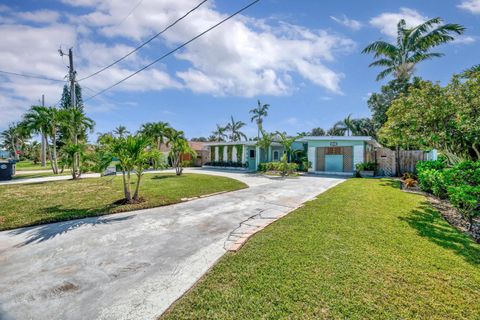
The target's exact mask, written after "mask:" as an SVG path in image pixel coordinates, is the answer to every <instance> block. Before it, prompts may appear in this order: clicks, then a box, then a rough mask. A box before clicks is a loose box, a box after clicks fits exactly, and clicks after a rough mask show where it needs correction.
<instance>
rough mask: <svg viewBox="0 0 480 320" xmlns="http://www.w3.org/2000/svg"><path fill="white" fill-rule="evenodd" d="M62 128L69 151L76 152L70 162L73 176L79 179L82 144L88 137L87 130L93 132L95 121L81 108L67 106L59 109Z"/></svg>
mask: <svg viewBox="0 0 480 320" xmlns="http://www.w3.org/2000/svg"><path fill="white" fill-rule="evenodd" d="M59 118H60V122H61V124H60V125H61V130H62V133H63V138H64V139H67V140H68V141H69V142H67V145H68V148H67V150H69V152H74V154H73V155H72V158H71V162H69V164H70V165H71V168H72V171H71V172H72V178H73V179H77V178H78V177H80V175H81V170H80V168H81V166H82V164H81V159H82V157H81V150H82V148H83V146H82V144H83V141H80V140H84V139H85V138H86V132H87V131H90V132H93V128H94V126H95V122H94V121H93V120H92V119H90V118H88V117H87V116H86V115H85V113H84V112H83V110H82V109H80V108H67V109H62V110H60V111H59ZM75 150H76V151H75ZM69 152H67V154H69Z"/></svg>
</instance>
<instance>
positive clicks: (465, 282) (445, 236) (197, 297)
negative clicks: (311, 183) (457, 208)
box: [164, 179, 480, 319]
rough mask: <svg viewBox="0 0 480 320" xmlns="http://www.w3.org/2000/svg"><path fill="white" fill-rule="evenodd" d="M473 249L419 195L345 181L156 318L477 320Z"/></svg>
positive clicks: (478, 287) (478, 283)
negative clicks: (160, 316) (161, 316)
mask: <svg viewBox="0 0 480 320" xmlns="http://www.w3.org/2000/svg"><path fill="white" fill-rule="evenodd" d="M479 297H480V245H478V244H476V243H474V242H473V241H472V240H471V239H470V238H469V237H467V236H465V235H464V234H462V233H460V232H457V231H456V230H455V229H454V228H452V227H451V226H450V225H449V224H448V223H447V222H445V220H443V218H441V216H440V215H439V214H438V213H437V212H436V211H434V210H432V208H431V207H430V206H429V205H428V204H427V203H426V200H425V198H424V197H423V196H420V195H414V194H409V193H405V192H402V191H401V190H399V189H398V185H397V184H396V183H395V182H393V181H390V180H374V179H351V180H348V181H347V182H345V183H343V184H341V185H339V186H337V187H335V188H333V189H331V190H329V191H327V192H325V193H324V194H322V195H320V196H319V197H318V199H317V200H314V201H311V202H309V203H307V204H306V205H305V206H304V207H303V208H300V209H298V210H296V211H295V212H293V213H291V214H290V215H288V216H286V217H285V218H283V219H281V220H279V221H277V222H276V223H274V224H272V225H270V226H269V227H267V228H266V229H264V230H263V231H262V232H260V233H258V234H257V235H255V236H254V237H253V238H252V239H250V240H249V241H248V242H247V244H246V245H245V246H244V247H243V248H242V249H241V250H240V251H239V252H238V253H232V254H227V255H226V256H224V257H223V258H222V259H221V260H220V261H219V262H218V264H217V265H215V267H214V268H213V269H212V270H211V271H210V272H209V273H208V274H207V275H206V276H205V277H204V278H203V279H202V280H201V281H200V282H199V283H198V284H197V285H196V286H195V287H194V288H193V289H192V290H191V291H190V292H188V293H187V294H186V295H185V296H184V297H183V298H182V299H181V300H179V302H177V303H176V304H175V305H174V306H173V308H172V309H170V310H169V311H168V312H167V313H166V314H165V315H164V318H165V319H480V303H479V300H478V299H479Z"/></svg>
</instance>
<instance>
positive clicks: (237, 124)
mask: <svg viewBox="0 0 480 320" xmlns="http://www.w3.org/2000/svg"><path fill="white" fill-rule="evenodd" d="M245 126H246V124H245V122H243V121H235V120H234V119H233V116H231V121H230V122H229V123H228V124H227V126H226V127H225V128H226V130H227V131H229V132H230V140H231V141H242V138H244V139H245V140H247V136H246V135H245V133H243V132H242V131H240V129H242V128H243V127H245Z"/></svg>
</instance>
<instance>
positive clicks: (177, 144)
mask: <svg viewBox="0 0 480 320" xmlns="http://www.w3.org/2000/svg"><path fill="white" fill-rule="evenodd" d="M168 140H169V141H170V153H169V157H170V159H171V161H172V166H173V167H174V168H175V173H176V175H177V176H179V175H181V174H182V172H183V164H182V156H183V155H186V154H190V155H192V156H193V157H195V156H196V152H195V151H194V150H193V149H192V148H191V147H190V145H189V144H188V141H187V139H185V136H184V133H183V131H177V130H171V131H170V134H169V136H168Z"/></svg>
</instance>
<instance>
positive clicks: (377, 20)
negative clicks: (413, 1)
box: [370, 8, 428, 37]
mask: <svg viewBox="0 0 480 320" xmlns="http://www.w3.org/2000/svg"><path fill="white" fill-rule="evenodd" d="M401 19H404V20H405V22H406V24H407V27H409V28H411V27H415V26H417V25H419V24H421V23H423V22H425V21H427V20H428V18H427V17H425V16H422V15H421V14H420V13H419V12H418V11H416V10H413V9H409V8H400V12H384V13H382V14H380V15H378V16H376V17H374V18H372V19H370V24H371V25H372V26H374V27H376V28H378V29H380V32H382V33H383V34H385V35H387V36H389V37H396V35H397V24H398V22H399V21H400V20H401Z"/></svg>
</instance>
